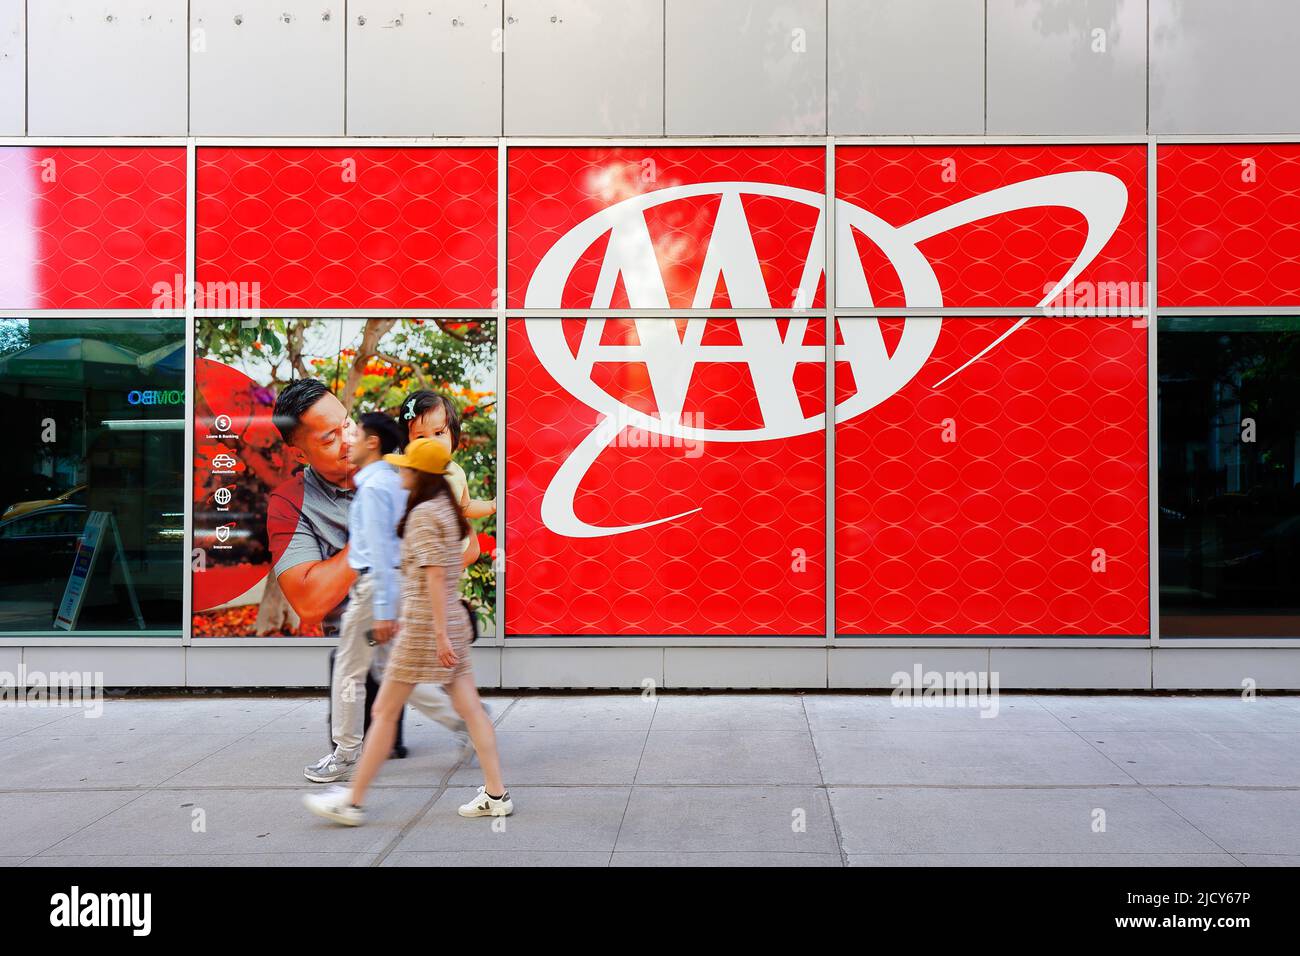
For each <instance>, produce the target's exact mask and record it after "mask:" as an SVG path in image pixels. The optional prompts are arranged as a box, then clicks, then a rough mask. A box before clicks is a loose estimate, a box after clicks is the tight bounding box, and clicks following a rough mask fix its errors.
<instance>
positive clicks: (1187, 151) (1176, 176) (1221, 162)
mask: <svg viewBox="0 0 1300 956" xmlns="http://www.w3.org/2000/svg"><path fill="white" fill-rule="evenodd" d="M1156 161H1157V163H1158V167H1157V170H1156V183H1157V187H1156V192H1157V203H1156V213H1157V215H1156V222H1157V227H1158V229H1159V234H1158V236H1157V249H1158V255H1159V272H1158V280H1159V281H1158V288H1159V290H1160V293H1159V295H1160V304H1161V305H1169V306H1256V305H1258V306H1269V305H1272V306H1293V307H1294V306H1300V143H1278V144H1272V145H1264V144H1259V143H1250V144H1240V145H1236V144H1234V145H1231V146H1223V145H1220V146H1161V147H1159V148H1158V149H1157V151H1156Z"/></svg>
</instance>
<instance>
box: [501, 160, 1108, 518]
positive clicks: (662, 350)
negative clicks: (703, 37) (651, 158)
mask: <svg viewBox="0 0 1300 956" xmlns="http://www.w3.org/2000/svg"><path fill="white" fill-rule="evenodd" d="M702 195H709V196H720V197H721V202H720V203H719V206H718V214H717V218H716V220H715V222H714V227H713V234H712V236H711V237H710V239H709V245H708V249H707V252H706V253H705V258H704V264H703V267H702V269H701V273H700V281H699V285H698V286H697V287H696V290H695V297H694V303H693V305H694V307H695V308H707V307H708V306H709V304H710V303H711V302H712V301H713V298H714V295H715V293H716V291H717V289H718V283H719V281H722V282H725V284H726V288H727V293H728V295H729V297H730V299H731V303H732V305H733V306H734V307H735V308H740V309H752V308H762V309H767V308H773V304H772V301H771V299H770V297H769V294H768V289H767V287H766V284H765V283H764V281H763V274H762V269H761V267H760V264H759V261H758V254H757V252H756V251H755V248H754V240H753V237H752V235H751V234H750V230H749V223H748V220H747V219H746V217H745V210H744V206H743V204H742V202H741V199H740V197H741V196H742V195H761V196H773V197H776V198H780V199H785V200H787V201H790V202H795V203H800V204H803V205H807V206H812V207H814V208H816V209H817V210H818V216H817V224H816V227H815V228H814V230H813V235H812V240H811V242H810V243H809V247H808V252H807V255H806V257H805V260H804V268H803V273H802V276H801V278H800V281H799V288H798V290H797V292H796V296H795V299H796V303H797V304H807V303H811V302H812V301H813V296H814V294H815V292H816V290H817V287H818V285H819V283H820V281H821V277H822V274H823V273H824V271H825V238H824V237H825V226H824V222H825V209H824V206H825V197H823V196H822V195H820V194H819V193H814V192H809V191H808V190H805V189H795V188H793V187H789V186H780V185H774V184H770V183H741V182H722V183H699V184H695V185H690V186H674V187H670V188H666V189H660V190H656V191H654V192H650V193H646V194H644V195H640V196H634V197H632V198H631V199H626V200H624V201H622V202H619V203H615V204H614V205H612V206H609V207H607V208H605V209H602V210H601V211H600V212H598V213H596V214H595V215H593V216H591V217H589V218H588V219H586V220H584V221H583V222H581V223H579V224H578V225H577V226H575V227H574V228H573V229H571V230H570V231H569V232H568V233H566V234H565V235H564V236H561V237H560V239H559V240H557V241H556V243H555V245H554V246H552V247H551V249H550V250H549V251H548V252H547V253H546V255H545V256H544V257H543V258H542V261H541V262H540V263H538V266H537V269H536V271H535V272H534V273H533V276H532V279H531V281H530V282H529V284H528V291H527V293H526V294H525V297H524V305H525V306H526V307H528V308H541V309H558V308H560V301H561V295H562V293H563V291H564V287H565V285H566V284H567V282H568V280H569V275H570V273H571V272H572V271H573V268H574V266H575V265H576V264H577V262H578V260H579V258H580V257H581V256H582V254H583V253H584V252H586V250H587V249H589V248H590V247H591V245H592V243H594V242H595V241H596V240H597V239H598V238H600V237H601V236H603V235H605V234H606V233H608V234H609V241H608V245H607V251H606V253H605V259H604V262H603V263H602V264H601V269H600V275H599V277H598V278H597V281H596V290H595V293H594V295H593V296H592V302H591V306H590V307H591V308H593V309H604V308H608V307H609V305H610V300H611V298H612V296H613V292H614V288H615V286H616V284H617V282H618V280H619V279H620V277H621V279H622V282H623V286H624V288H625V289H626V292H627V298H628V304H629V305H630V306H631V307H632V308H639V309H667V308H669V301H668V293H667V290H666V288H665V286H664V279H663V274H662V273H661V271H660V268H659V261H658V258H657V256H656V254H655V248H654V243H653V240H652V239H651V237H650V230H649V228H648V226H647V225H646V221H645V210H647V209H649V208H651V207H653V206H657V205H660V204H662V203H668V202H673V201H674V200H679V199H685V198H689V197H692V196H702ZM1127 204H1128V190H1127V189H1125V187H1124V184H1123V183H1122V182H1121V181H1120V180H1119V179H1117V178H1116V177H1114V176H1112V175H1110V174H1109V173H1102V172H1069V173H1057V174H1054V175H1050V176H1042V177H1039V178H1037V179H1030V180H1026V181H1025V182H1020V183H1014V184H1012V185H1010V186H1003V187H1001V188H999V189H994V190H990V191H989V192H987V193H983V194H981V195H979V196H973V197H971V198H970V199H966V200H963V201H961V202H958V203H954V204H953V205H951V206H949V207H947V208H946V209H941V210H939V211H938V212H934V213H931V214H930V215H928V216H924V217H922V218H920V219H917V220H915V221H913V222H910V223H907V224H906V225H904V226H898V227H895V226H891V225H890V224H889V223H887V222H885V221H884V220H883V219H881V218H880V217H878V216H875V215H873V214H872V213H870V212H868V211H867V210H865V209H862V208H861V207H859V206H854V205H852V204H850V203H847V202H845V201H844V200H836V202H835V217H836V223H837V231H836V249H837V253H836V264H835V269H836V271H835V275H836V283H837V285H838V287H839V288H838V299H839V301H840V303H841V304H844V305H852V306H870V305H871V304H872V299H871V290H870V289H869V288H868V285H867V279H866V274H865V272H864V270H863V266H862V262H861V260H860V259H859V258H858V256H857V253H856V248H855V245H854V239H853V231H854V230H856V231H858V232H861V233H862V234H863V235H865V236H866V237H867V239H869V240H870V241H872V242H874V243H875V244H876V245H877V246H878V247H879V248H880V250H881V251H882V252H883V253H884V255H885V256H886V257H887V258H888V259H889V261H890V263H891V264H892V265H893V267H894V269H895V271H896V272H897V274H898V277H899V279H900V281H901V283H902V287H903V297H904V301H905V303H906V304H907V306H908V307H909V308H938V307H940V306H942V305H943V295H942V292H941V291H940V288H939V280H938V278H937V277H936V276H935V273H934V269H933V268H932V267H931V266H930V263H929V262H928V261H927V260H926V258H925V257H924V256H923V255H922V254H921V252H920V250H919V249H918V248H917V246H918V244H919V243H920V242H922V241H923V240H925V239H929V238H930V237H932V236H936V235H939V234H940V233H943V232H947V231H948V230H950V229H954V228H956V227H958V226H963V225H966V224H968V223H972V222H976V221H978V220H981V219H987V218H989V217H991V216H997V215H1001V214H1003V213H1007V212H1012V211H1014V210H1019V209H1028V208H1032V207H1038V206H1062V207H1066V208H1069V209H1074V210H1076V211H1078V212H1079V213H1081V214H1082V215H1083V217H1084V219H1085V220H1086V222H1087V238H1086V239H1085V241H1084V244H1083V248H1082V249H1081V250H1080V251H1079V255H1078V257H1077V258H1076V259H1075V261H1074V263H1073V264H1072V265H1071V266H1070V268H1069V269H1068V270H1067V271H1066V273H1065V275H1063V276H1062V277H1061V279H1060V280H1059V281H1058V282H1057V284H1056V285H1055V286H1054V287H1052V288H1051V289H1050V290H1049V291H1048V292H1047V294H1046V295H1044V296H1043V297H1042V299H1041V300H1040V301H1039V302H1038V303H1037V304H1038V305H1039V306H1042V305H1046V304H1048V303H1050V302H1052V301H1053V300H1054V299H1055V298H1056V297H1057V296H1058V295H1059V294H1060V293H1061V291H1062V290H1063V289H1065V288H1066V287H1068V286H1069V285H1070V284H1071V283H1073V282H1074V280H1075V279H1076V278H1077V277H1078V275H1079V274H1080V273H1081V272H1082V271H1083V270H1084V269H1085V268H1087V266H1088V264H1089V263H1091V262H1092V260H1093V259H1095V258H1096V257H1097V254H1098V253H1100V252H1101V250H1102V248H1103V247H1104V246H1105V245H1106V243H1107V242H1108V241H1109V240H1110V237H1111V236H1112V235H1113V234H1114V232H1115V230H1116V228H1117V227H1118V226H1119V223H1120V219H1121V218H1122V217H1123V215H1124V209H1125V207H1126V206H1127ZM777 307H778V308H780V307H782V306H777ZM635 321H636V333H637V338H638V340H639V343H638V344H636V345H606V344H601V331H602V328H603V325H604V320H603V319H592V320H588V321H587V323H586V324H585V326H584V328H583V333H582V339H581V342H580V344H579V346H578V350H577V355H576V356H575V355H574V354H573V353H572V352H571V351H570V349H569V346H568V343H567V341H566V339H565V337H564V331H563V329H562V328H561V323H560V322H558V321H556V320H555V319H539V318H532V319H527V320H526V321H525V327H526V329H527V332H528V338H529V341H530V342H531V343H532V346H533V350H534V352H535V353H536V355H537V358H538V360H539V361H540V362H541V363H542V365H543V367H544V368H545V369H546V370H547V372H549V373H550V374H551V376H552V377H553V378H554V379H555V380H556V382H558V383H559V384H560V385H561V386H563V387H564V388H565V389H566V390H567V391H568V392H569V394H571V395H572V396H573V397H574V398H576V399H578V400H579V401H581V402H583V403H584V404H586V405H588V406H590V407H591V408H593V409H595V410H596V411H598V412H602V413H603V414H604V416H605V417H604V418H603V419H601V421H600V423H599V424H598V425H597V426H596V428H595V429H594V430H593V431H592V432H591V434H589V435H588V436H587V437H586V438H584V439H583V440H582V442H581V443H579V445H578V446H577V447H576V448H575V449H574V450H573V452H572V453H571V454H570V455H569V457H568V458H567V459H566V460H565V461H564V462H563V464H561V466H560V469H559V470H558V471H557V472H556V474H555V477H554V478H553V479H552V480H551V483H550V485H549V486H548V487H547V489H546V493H545V495H544V496H543V498H542V522H543V524H545V525H546V527H547V528H549V529H550V530H551V531H553V532H555V533H556V534H561V535H566V536H569V537H576V538H592V537H601V536H605V535H614V534H623V533H626V532H628V531H636V530H638V529H640V528H648V527H651V526H653V525H656V524H662V523H663V522H665V521H674V520H676V519H679V518H683V517H685V516H686V515H689V514H693V513H694V512H695V511H698V510H700V509H698V508H695V509H692V511H684V512H682V513H680V514H675V515H667V516H665V517H660V518H654V519H651V520H648V521H644V522H641V523H639V524H633V525H621V526H616V527H610V526H596V525H591V524H588V523H586V522H584V521H582V520H581V519H580V518H578V516H577V515H576V514H574V499H575V497H576V496H577V493H578V486H579V484H580V483H581V481H582V478H583V476H584V475H585V474H586V473H587V470H588V469H589V468H590V467H591V465H592V464H593V463H594V462H595V460H596V458H597V457H599V455H600V453H601V452H602V451H603V450H604V449H605V448H607V447H608V446H609V444H610V443H611V442H612V441H613V440H614V439H615V438H616V437H617V436H618V434H619V433H620V432H621V431H622V430H623V429H624V428H628V427H631V428H640V429H645V430H646V431H648V432H652V433H657V434H659V435H663V436H667V437H670V438H675V439H681V440H683V441H688V442H698V441H715V442H752V441H769V440H774V439H780V438H789V437H792V436H794V435H801V434H806V433H808V432H811V431H821V430H823V429H825V427H826V416H825V415H814V416H811V417H808V416H805V415H804V414H803V411H802V409H801V407H800V404H799V399H798V394H797V392H796V390H795V385H794V370H795V366H796V365H797V364H798V363H800V362H820V361H824V359H825V350H824V349H823V348H822V347H821V346H806V345H803V344H802V343H803V339H804V334H803V333H804V330H805V328H806V325H807V322H808V320H807V319H806V318H804V319H801V318H792V319H790V320H789V321H790V325H789V328H788V329H787V331H786V335H785V336H784V338H783V337H782V336H781V334H780V332H779V329H778V327H777V324H776V320H775V319H774V318H739V319H736V320H734V321H735V322H736V323H737V328H738V332H739V336H740V340H741V344H740V345H732V346H721V345H716V346H704V345H702V344H701V340H702V337H703V333H704V324H705V322H706V319H705V318H703V317H693V318H690V319H688V320H687V323H686V329H685V332H684V334H683V336H682V337H681V338H679V337H678V334H677V330H676V326H675V324H674V323H671V322H665V321H663V320H662V319H646V318H641V319H637V320H635ZM1027 321H1028V318H1027V317H1026V318H1022V319H1020V320H1019V321H1018V322H1016V323H1015V324H1013V325H1012V326H1011V328H1009V329H1008V330H1007V331H1006V332H1005V333H1003V334H1002V335H1001V336H1000V337H999V338H998V339H996V340H995V341H994V342H992V343H991V344H990V345H989V346H988V347H987V348H985V349H984V350H983V351H981V352H979V353H978V354H976V355H974V356H972V357H971V359H970V360H969V361H967V362H966V364H965V365H962V366H961V368H958V369H957V370H956V371H954V372H952V373H951V374H950V375H949V376H947V377H946V378H944V379H943V380H942V381H940V382H938V383H936V386H937V385H941V384H943V382H944V381H947V380H948V378H951V377H952V376H953V375H956V374H958V373H959V372H961V371H962V370H963V369H965V368H967V367H968V366H969V365H971V364H972V363H973V362H976V361H978V360H979V359H980V358H981V357H982V356H983V355H985V354H987V353H988V351H989V350H990V349H992V348H994V347H995V346H997V345H998V344H999V343H1000V342H1002V340H1003V339H1005V338H1006V337H1007V336H1008V335H1010V334H1011V333H1012V332H1014V331H1015V330H1016V329H1017V328H1019V327H1020V326H1021V325H1023V324H1024V323H1025V322H1027ZM940 325H941V323H940V322H939V321H938V320H937V319H927V320H925V321H917V320H915V319H907V320H906V321H905V322H904V325H903V332H902V336H901V338H900V340H899V342H898V345H897V347H896V348H895V349H894V351H893V353H892V354H890V352H889V351H888V350H887V349H886V347H885V343H884V339H883V338H882V336H881V334H880V329H879V326H878V325H877V324H876V322H875V321H874V320H872V319H863V320H860V321H855V322H849V323H845V324H844V325H843V327H842V329H841V332H842V335H843V345H842V346H837V353H836V354H837V358H839V359H840V360H843V361H847V362H849V364H850V366H851V367H852V370H853V378H854V380H855V382H856V383H857V386H858V390H857V392H856V393H854V394H853V395H852V396H851V397H850V398H848V399H846V400H845V401H844V402H842V403H840V405H838V406H837V408H836V411H835V417H836V421H837V422H844V421H848V420H850V419H852V418H855V417H856V416H858V415H861V414H863V413H864V412H866V411H868V410H869V409H871V408H873V407H875V406H876V405H878V404H880V403H881V402H883V401H884V400H885V399H887V398H889V397H890V396H891V395H893V394H894V393H895V392H897V391H898V390H899V389H901V388H902V387H903V386H904V385H906V384H907V383H908V382H909V381H911V380H912V378H913V377H914V376H915V375H916V373H917V372H918V371H920V369H921V367H922V366H923V365H924V364H925V362H926V359H928V358H929V357H930V352H931V351H932V350H933V348H934V344H935V342H936V341H937V340H938V337H939V329H940ZM597 362H640V363H644V364H645V367H646V369H647V372H648V375H649V379H650V386H651V388H652V389H653V391H654V399H655V404H656V407H657V409H658V414H657V415H648V414H646V413H644V412H640V411H638V410H636V409H634V408H631V407H629V406H627V405H625V404H624V403H622V402H620V401H619V400H618V399H616V398H614V397H613V396H612V395H610V394H609V393H608V392H606V391H605V390H604V389H602V388H601V387H600V386H598V385H597V384H596V383H595V382H594V381H593V380H592V377H591V373H592V366H593V365H594V364H595V363H597ZM697 362H743V363H744V364H746V365H748V366H749V371H750V374H751V378H752V380H753V382H754V387H755V390H756V393H757V398H758V404H759V407H760V409H761V411H762V416H763V426H762V427H761V428H750V429H736V430H726V429H705V428H694V427H690V426H688V425H686V424H683V422H682V414H681V413H682V409H683V406H684V403H685V400H686V392H687V389H688V388H689V386H690V382H691V377H692V373H693V371H694V368H695V364H696V363H697Z"/></svg>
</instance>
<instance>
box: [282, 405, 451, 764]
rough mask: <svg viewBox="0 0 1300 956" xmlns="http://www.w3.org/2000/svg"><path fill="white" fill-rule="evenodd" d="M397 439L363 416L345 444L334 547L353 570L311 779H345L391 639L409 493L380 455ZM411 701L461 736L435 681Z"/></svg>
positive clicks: (387, 425) (392, 428)
mask: <svg viewBox="0 0 1300 956" xmlns="http://www.w3.org/2000/svg"><path fill="white" fill-rule="evenodd" d="M400 444H401V436H400V431H399V429H398V428H397V425H396V423H395V422H393V420H392V419H391V418H389V417H388V416H387V415H383V414H381V413H378V412H371V413H369V414H366V415H362V416H361V418H360V430H359V432H358V433H357V434H356V435H355V436H354V438H353V441H352V442H351V445H350V447H349V449H348V457H349V460H350V462H351V464H352V466H353V467H354V468H355V472H354V474H353V475H352V484H353V485H354V487H355V491H354V493H353V499H352V502H351V506H350V508H349V509H348V511H347V546H346V548H345V549H344V550H343V551H341V552H339V556H340V557H342V558H343V559H344V560H345V561H346V564H347V568H348V569H349V572H350V574H351V575H353V579H352V583H351V587H350V588H349V591H348V598H347V605H346V609H345V610H344V612H343V619H342V623H341V626H340V633H339V646H338V650H337V651H336V652H335V657H334V679H333V684H332V686H331V688H330V694H331V701H332V714H333V719H332V724H331V732H332V734H333V739H334V750H333V751H332V752H331V753H329V754H327V755H326V756H324V757H322V758H321V759H320V760H318V761H317V762H316V763H314V764H312V765H310V766H308V767H306V768H305V769H304V771H303V774H304V776H306V778H307V779H308V780H311V781H313V782H314V783H334V782H337V781H340V780H346V779H347V778H348V777H349V776H350V775H351V773H352V770H353V768H354V766H355V764H356V760H357V757H358V756H359V754H360V752H361V741H362V733H363V725H364V717H365V702H366V673H367V671H369V669H370V666H371V663H372V659H373V656H374V650H375V647H376V646H382V645H384V644H386V643H388V642H389V641H391V640H392V639H393V638H394V637H395V636H396V631H397V625H396V621H397V611H398V595H399V593H400V590H399V585H398V577H397V570H396V569H397V566H398V563H399V545H398V540H397V521H398V519H399V518H400V517H401V516H402V514H403V512H404V510H405V503H406V492H405V491H404V490H403V489H402V487H401V482H400V480H399V478H398V475H397V470H396V469H395V468H393V467H392V466H391V465H389V464H388V463H386V462H385V461H383V456H384V455H386V454H388V453H390V452H393V451H395V450H396V449H397V448H398V446H399V445H400ZM410 702H411V704H412V705H413V706H415V707H416V709H418V710H419V711H421V712H422V713H424V714H425V715H426V716H427V717H429V718H430V719H432V720H436V721H437V722H438V723H440V724H442V725H443V726H445V727H447V728H448V729H450V730H452V731H454V732H456V733H458V734H461V735H463V734H464V732H465V724H464V721H462V720H461V719H460V718H459V717H457V716H456V715H455V714H454V713H453V712H452V710H451V708H450V706H449V704H448V701H447V700H446V697H445V695H444V694H443V693H442V692H441V691H439V690H438V689H436V688H435V687H434V686H432V685H428V684H422V685H417V686H416V688H415V691H414V692H413V693H412V694H411V697H410Z"/></svg>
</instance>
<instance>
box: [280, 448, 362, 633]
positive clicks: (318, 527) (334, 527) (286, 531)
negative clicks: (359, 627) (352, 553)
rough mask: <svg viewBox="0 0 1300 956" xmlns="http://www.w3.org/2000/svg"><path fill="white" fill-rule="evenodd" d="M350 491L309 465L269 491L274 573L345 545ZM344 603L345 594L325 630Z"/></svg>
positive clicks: (322, 557)
mask: <svg viewBox="0 0 1300 956" xmlns="http://www.w3.org/2000/svg"><path fill="white" fill-rule="evenodd" d="M352 494H353V492H352V489H350V488H340V487H338V486H337V485H332V484H330V483H329V482H328V481H325V480H323V479H322V478H321V477H320V476H319V475H317V474H316V472H314V471H312V470H311V468H310V467H308V468H304V469H303V470H302V471H300V472H299V473H298V474H296V475H294V476H293V477H292V478H290V479H289V480H288V481H286V482H284V483H283V484H281V485H280V486H279V487H278V488H276V489H275V490H274V491H273V492H271V497H270V499H269V500H268V501H267V505H266V536H267V539H268V540H269V541H270V545H271V558H272V560H274V561H275V575H276V577H279V576H280V575H281V574H283V573H284V572H285V571H287V570H289V568H292V567H296V566H297V565H299V564H306V563H307V562H309V561H324V560H325V559H326V558H332V557H333V556H334V555H336V554H338V553H339V552H340V551H342V550H343V549H344V548H345V547H346V546H347V543H348V508H349V507H350V506H351V504H352ZM346 604H347V598H344V599H343V600H342V601H341V602H340V603H339V605H338V606H337V607H336V608H334V610H332V611H330V613H329V614H327V615H326V616H325V620H324V624H325V625H326V626H327V627H326V629H327V630H328V629H329V628H330V627H333V626H337V624H338V620H339V618H340V617H342V616H343V608H344V606H345V605H346Z"/></svg>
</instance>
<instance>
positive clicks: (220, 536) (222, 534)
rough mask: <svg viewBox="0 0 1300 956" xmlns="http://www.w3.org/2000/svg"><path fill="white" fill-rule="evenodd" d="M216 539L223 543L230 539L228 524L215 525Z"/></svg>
mask: <svg viewBox="0 0 1300 956" xmlns="http://www.w3.org/2000/svg"><path fill="white" fill-rule="evenodd" d="M217 540H218V541H220V542H222V543H223V544H224V543H225V542H227V541H229V540H230V525H226V524H223V525H219V526H218V527H217Z"/></svg>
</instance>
